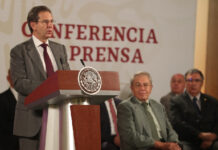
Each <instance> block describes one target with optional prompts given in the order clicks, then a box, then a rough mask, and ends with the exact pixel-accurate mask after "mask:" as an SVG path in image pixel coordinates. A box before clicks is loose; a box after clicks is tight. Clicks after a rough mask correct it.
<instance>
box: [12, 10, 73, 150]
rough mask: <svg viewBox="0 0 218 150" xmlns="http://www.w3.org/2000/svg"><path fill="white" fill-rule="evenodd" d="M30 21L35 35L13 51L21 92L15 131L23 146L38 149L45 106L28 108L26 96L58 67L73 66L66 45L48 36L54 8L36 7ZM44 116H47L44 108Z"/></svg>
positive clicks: (15, 80) (14, 73) (17, 86)
mask: <svg viewBox="0 0 218 150" xmlns="http://www.w3.org/2000/svg"><path fill="white" fill-rule="evenodd" d="M27 23H28V26H29V29H30V32H31V33H32V37H31V38H30V39H29V40H27V41H25V42H23V43H21V44H18V45H17V46H15V47H14V48H13V49H12V50H11V53H10V56H11V59H10V70H11V79H12V82H13V85H14V88H15V90H16V91H17V92H18V94H19V95H18V102H17V105H16V111H15V119H14V131H13V132H14V134H15V135H17V136H19V145H20V150H38V149H39V139H40V136H41V137H43V138H44V137H45V134H44V132H42V133H43V134H41V132H40V131H41V126H42V110H30V109H28V108H27V107H25V106H24V99H25V97H26V96H28V95H29V94H30V93H31V92H32V91H33V90H35V89H36V88H37V87H38V86H39V85H40V84H41V83H42V82H43V81H45V80H46V79H47V78H48V77H50V76H52V74H53V73H54V72H55V71H57V70H69V69H70V67H69V64H68V61H67V53H66V48H65V46H64V45H62V44H59V43H56V42H53V41H50V40H48V39H49V38H50V37H52V34H53V24H54V20H53V17H52V13H51V10H50V9H49V8H48V7H46V6H35V7H33V8H32V9H31V10H30V11H29V13H28V16H27ZM44 112H45V113H44ZM43 116H44V117H43V118H46V111H44V110H43ZM43 146H44V145H43Z"/></svg>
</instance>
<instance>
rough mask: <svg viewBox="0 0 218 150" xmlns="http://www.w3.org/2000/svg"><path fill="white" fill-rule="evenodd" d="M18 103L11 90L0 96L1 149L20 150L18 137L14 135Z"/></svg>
mask: <svg viewBox="0 0 218 150" xmlns="http://www.w3.org/2000/svg"><path fill="white" fill-rule="evenodd" d="M16 103H17V101H16V99H15V97H14V95H13V93H12V92H11V90H10V88H9V89H8V90H6V91H4V92H3V93H1V94H0V118H1V123H0V149H2V150H18V149H19V144H18V137H16V136H14V135H13V125H14V113H15V105H16Z"/></svg>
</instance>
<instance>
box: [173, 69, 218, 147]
mask: <svg viewBox="0 0 218 150" xmlns="http://www.w3.org/2000/svg"><path fill="white" fill-rule="evenodd" d="M185 79H186V91H185V92H184V93H183V94H182V95H180V96H177V97H175V98H173V99H172V100H171V110H170V116H171V119H172V125H173V127H174V129H175V130H176V131H177V133H178V135H179V139H180V140H181V141H185V142H186V143H188V145H189V148H190V150H199V149H201V150H202V149H203V150H218V141H217V135H218V101H217V100H216V99H215V98H213V97H211V96H209V95H206V94H203V93H201V87H202V85H203V80H204V76H203V74H202V72H201V71H200V70H198V69H191V70H189V71H187V73H186V74H185Z"/></svg>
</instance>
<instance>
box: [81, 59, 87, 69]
mask: <svg viewBox="0 0 218 150" xmlns="http://www.w3.org/2000/svg"><path fill="white" fill-rule="evenodd" d="M80 62H81V64H82V65H83V66H84V67H85V66H86V65H85V63H84V61H83V59H80Z"/></svg>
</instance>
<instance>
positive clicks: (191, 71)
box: [185, 68, 204, 80]
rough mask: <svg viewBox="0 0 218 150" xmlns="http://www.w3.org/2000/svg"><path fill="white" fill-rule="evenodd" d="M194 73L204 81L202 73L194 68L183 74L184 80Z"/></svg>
mask: <svg viewBox="0 0 218 150" xmlns="http://www.w3.org/2000/svg"><path fill="white" fill-rule="evenodd" d="M194 73H198V74H199V75H200V76H201V79H202V80H204V75H203V73H202V72H201V71H200V70H198V69H196V68H193V69H190V70H188V71H187V72H186V73H185V80H187V76H188V75H189V74H194Z"/></svg>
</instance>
